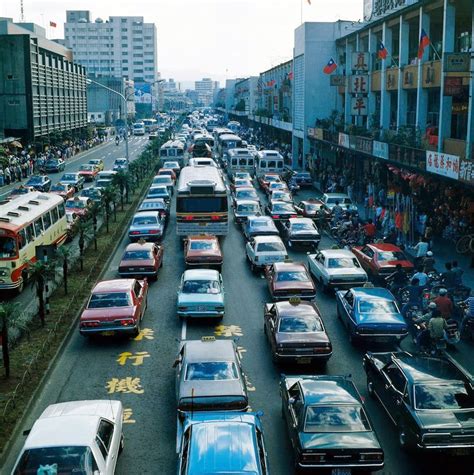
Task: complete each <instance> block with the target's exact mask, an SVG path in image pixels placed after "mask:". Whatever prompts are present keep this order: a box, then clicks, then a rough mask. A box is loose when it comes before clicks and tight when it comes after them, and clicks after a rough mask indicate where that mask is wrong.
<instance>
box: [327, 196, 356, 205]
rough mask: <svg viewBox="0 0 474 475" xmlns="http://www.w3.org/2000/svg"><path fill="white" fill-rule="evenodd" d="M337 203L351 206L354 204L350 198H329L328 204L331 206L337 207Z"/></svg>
mask: <svg viewBox="0 0 474 475" xmlns="http://www.w3.org/2000/svg"><path fill="white" fill-rule="evenodd" d="M336 201H338V202H339V204H340V205H350V204H352V200H351V199H350V198H341V197H339V198H333V197H329V198H327V200H326V203H327V204H331V205H335V204H336Z"/></svg>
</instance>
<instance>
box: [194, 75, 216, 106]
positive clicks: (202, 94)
mask: <svg viewBox="0 0 474 475" xmlns="http://www.w3.org/2000/svg"><path fill="white" fill-rule="evenodd" d="M218 88H219V83H218V82H217V81H213V80H212V79H211V78H202V79H201V80H200V81H194V90H195V91H196V99H195V100H193V102H195V105H196V106H199V107H208V106H210V105H211V104H212V102H213V100H214V91H215V90H216V89H218Z"/></svg>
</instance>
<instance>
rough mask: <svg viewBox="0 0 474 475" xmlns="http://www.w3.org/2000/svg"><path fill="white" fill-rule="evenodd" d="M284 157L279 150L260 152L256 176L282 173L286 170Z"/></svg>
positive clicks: (256, 160)
mask: <svg viewBox="0 0 474 475" xmlns="http://www.w3.org/2000/svg"><path fill="white" fill-rule="evenodd" d="M283 166H284V160H283V156H282V155H281V154H280V152H278V151H277V150H260V152H257V155H256V157H255V175H257V177H259V176H261V175H264V174H265V173H282V172H283V170H284V168H283Z"/></svg>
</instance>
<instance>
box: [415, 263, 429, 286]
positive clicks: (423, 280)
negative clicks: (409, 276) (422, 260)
mask: <svg viewBox="0 0 474 475" xmlns="http://www.w3.org/2000/svg"><path fill="white" fill-rule="evenodd" d="M413 277H416V278H417V279H418V280H419V281H420V285H421V286H422V287H426V286H427V285H428V281H429V279H428V275H427V274H426V272H423V266H422V265H419V266H418V267H417V268H416V273H415V274H413Z"/></svg>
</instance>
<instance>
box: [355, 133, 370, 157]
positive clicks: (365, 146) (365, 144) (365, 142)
mask: <svg viewBox="0 0 474 475" xmlns="http://www.w3.org/2000/svg"><path fill="white" fill-rule="evenodd" d="M372 142H373V140H372V139H368V138H367V137H356V150H359V152H364V153H368V154H369V155H372V149H373V147H372Z"/></svg>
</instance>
